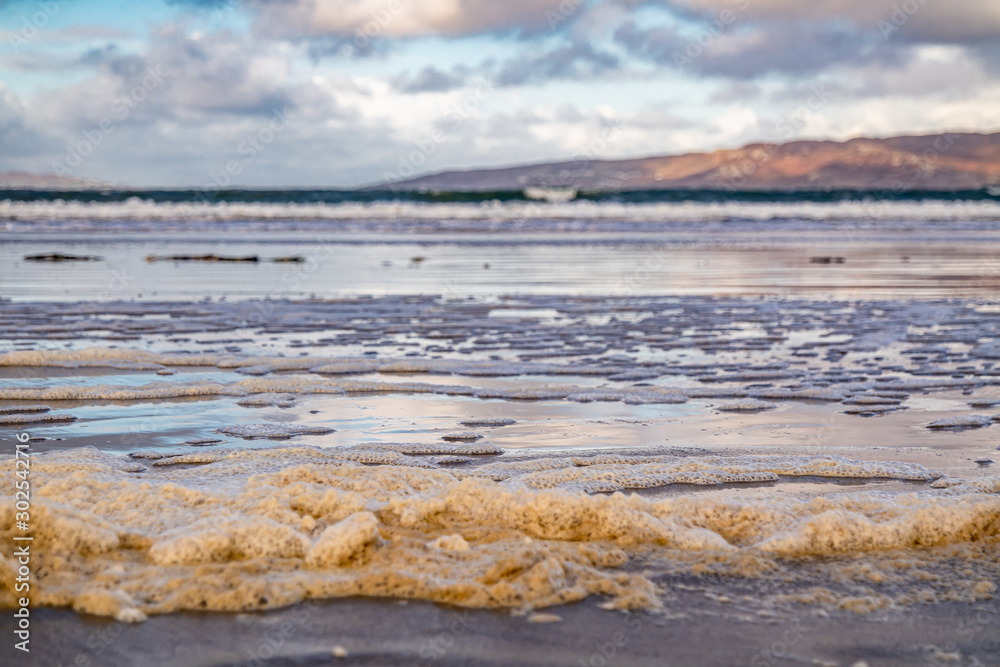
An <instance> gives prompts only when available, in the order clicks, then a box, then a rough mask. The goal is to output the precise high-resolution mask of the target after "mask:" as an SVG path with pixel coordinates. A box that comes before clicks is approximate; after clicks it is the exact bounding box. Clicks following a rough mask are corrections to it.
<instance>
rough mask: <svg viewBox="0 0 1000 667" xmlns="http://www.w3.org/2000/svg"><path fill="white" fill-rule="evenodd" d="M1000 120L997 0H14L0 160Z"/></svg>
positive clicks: (621, 142) (246, 174)
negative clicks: (144, 0)
mask: <svg viewBox="0 0 1000 667" xmlns="http://www.w3.org/2000/svg"><path fill="white" fill-rule="evenodd" d="M997 130H1000V0H501V1H497V0H423V1H417V0H271V1H265V0H151V1H148V2H139V1H136V0H132V1H130V2H126V1H124V0H27V1H25V0H0V171H29V172H35V173H42V174H59V175H64V176H73V177H79V178H89V179H98V180H103V181H108V182H111V183H116V184H122V185H131V186H140V187H155V186H168V187H183V186H191V187H205V186H211V185H218V186H253V187H266V186H275V187H288V186H301V187H307V186H317V187H350V186H356V185H363V184H377V183H385V182H391V181H396V180H400V179H403V178H406V177H409V176H413V175H417V174H422V173H430V172H436V171H442V170H448V169H456V168H474V167H482V166H499V165H508V164H523V163H530V162H539V161H553V160H570V159H591V160H593V159H616V158H625V157H642V156H649V155H664V154H676V153H686V152H694V151H710V150H715V149H719V148H734V147H738V146H740V145H743V144H746V143H750V142H757V141H763V142H781V141H788V140H793V139H799V138H808V139H835V140H842V139H847V138H850V137H855V136H892V135H898V134H928V133H935V132H940V131H981V132H989V131H997Z"/></svg>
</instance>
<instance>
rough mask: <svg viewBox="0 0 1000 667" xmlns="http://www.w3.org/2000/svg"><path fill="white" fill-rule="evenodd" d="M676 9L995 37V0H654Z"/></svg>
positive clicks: (918, 37) (917, 36)
mask: <svg viewBox="0 0 1000 667" xmlns="http://www.w3.org/2000/svg"><path fill="white" fill-rule="evenodd" d="M652 4H659V5H662V6H665V7H668V8H671V9H673V10H675V11H684V12H693V13H697V14H700V15H702V16H715V15H717V14H719V12H721V11H723V10H727V9H728V10H730V11H738V12H739V13H740V14H741V15H743V16H745V17H746V19H747V20H749V21H778V22H785V21H793V22H798V23H810V22H831V23H835V22H842V23H843V22H846V23H850V24H851V25H852V26H853V28H854V29H856V30H859V31H863V32H864V31H870V32H874V33H879V27H878V24H879V22H880V21H886V22H890V23H891V22H892V21H893V20H895V21H896V23H899V24H900V25H899V26H898V27H900V28H901V30H900V31H899V32H898V36H899V38H900V39H903V40H907V41H917V42H967V43H972V42H979V41H985V40H989V39H994V38H997V37H1000V1H998V0H948V1H947V2H940V1H939V0H813V1H812V2H803V1H802V0H657V1H656V2H654V3H652Z"/></svg>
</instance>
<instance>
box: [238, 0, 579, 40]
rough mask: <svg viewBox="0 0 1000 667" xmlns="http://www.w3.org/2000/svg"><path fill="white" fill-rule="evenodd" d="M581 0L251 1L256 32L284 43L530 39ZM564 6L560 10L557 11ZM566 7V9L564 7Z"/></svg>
mask: <svg viewBox="0 0 1000 667" xmlns="http://www.w3.org/2000/svg"><path fill="white" fill-rule="evenodd" d="M583 2H584V0H506V1H505V2H496V0H436V1H435V2H415V1H411V0H284V1H282V2H266V1H265V0H254V2H253V3H252V5H251V6H252V8H253V10H254V11H255V12H256V13H257V22H256V27H257V30H259V31H260V32H261V33H262V34H266V35H271V36H280V37H286V38H296V37H321V36H330V35H332V36H339V37H354V36H357V35H362V36H366V37H368V38H370V39H374V38H378V37H386V38H406V37H426V36H444V37H467V36H470V35H479V34H484V33H522V34H530V33H534V32H538V31H541V30H548V29H550V28H552V27H553V24H556V25H559V24H563V23H568V22H569V20H570V19H571V18H572V17H573V15H574V14H575V13H576V12H575V10H576V7H577V6H579V5H581V4H582V3H583ZM561 5H562V6H564V8H563V9H560V6H561ZM567 7H568V8H569V9H568V10H567V9H566V8H567Z"/></svg>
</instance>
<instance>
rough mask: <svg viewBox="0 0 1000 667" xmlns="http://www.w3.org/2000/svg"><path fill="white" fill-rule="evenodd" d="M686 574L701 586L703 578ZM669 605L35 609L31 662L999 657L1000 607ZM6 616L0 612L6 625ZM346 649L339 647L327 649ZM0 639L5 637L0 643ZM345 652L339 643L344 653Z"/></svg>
mask: <svg viewBox="0 0 1000 667" xmlns="http://www.w3.org/2000/svg"><path fill="white" fill-rule="evenodd" d="M686 584H687V585H690V586H691V588H695V589H697V587H698V581H697V580H694V581H688V582H686ZM674 595H675V599H674V601H673V602H672V605H671V606H672V609H671V610H670V612H669V613H667V614H659V615H657V614H648V613H644V612H633V613H623V612H614V613H609V612H607V611H604V610H602V609H599V608H598V607H597V605H596V603H594V602H583V603H579V604H574V605H569V606H564V607H560V608H558V609H553V610H550V611H551V613H554V614H556V615H557V616H558V617H559V618H560V619H561V620H560V621H557V622H546V623H536V622H530V621H529V617H527V616H512V615H510V614H509V613H505V612H495V611H482V610H468V609H460V608H457V607H448V606H445V605H435V604H430V603H425V602H407V603H400V602H396V601H384V600H371V599H344V600H336V601H331V602H325V603H315V604H312V603H307V604H303V605H297V606H294V607H290V608H288V609H283V610H279V611H272V612H268V613H257V614H220V613H210V614H208V613H200V614H199V613H180V614H171V615H168V616H159V617H153V618H151V619H149V620H148V621H146V622H145V623H142V624H138V625H122V624H120V623H117V622H116V621H111V620H108V619H105V618H99V617H89V616H79V615H77V614H75V613H73V612H68V611H62V610H55V609H41V610H38V611H37V614H36V617H35V619H36V621H37V627H38V630H37V635H36V637H35V638H34V639H33V641H32V653H31V662H30V664H32V665H38V666H39V667H55V666H56V665H79V666H81V667H87V666H91V665H106V666H108V667H118V666H121V667H129V666H133V665H135V666H144V665H162V666H164V667H174V666H176V667H181V666H191V667H221V666H222V665H240V666H246V667H251V666H257V665H299V666H303V667H304V666H311V665H315V666H319V665H341V664H342V665H372V666H376V665H385V666H395V665H399V666H404V665H406V666H409V665H420V666H428V667H429V666H431V665H441V666H449V667H452V666H454V667H458V666H460V665H464V666H470V667H472V666H476V667H500V666H503V667H515V666H519V665H551V666H553V667H556V666H558V667H581V666H583V667H611V666H613V665H635V666H637V667H646V666H648V667H653V666H656V667H661V666H664V665H668V666H678V667H680V666H683V665H704V666H706V667H716V666H717V667H733V666H736V665H748V666H750V667H770V666H774V667H778V666H782V665H802V664H805V665H829V666H831V667H832V666H834V665H837V666H841V667H851V666H852V665H858V664H866V665H869V666H870V667H911V666H914V665H926V666H927V667H931V666H944V665H964V666H968V665H996V664H1000V663H998V658H997V656H998V655H1000V607H998V605H997V603H996V601H992V602H984V603H978V604H960V603H950V604H935V605H926V606H921V607H917V608H914V609H909V610H906V611H905V612H897V613H892V614H885V615H882V616H878V617H871V616H868V615H858V614H853V613H849V612H835V613H833V614H831V615H829V616H827V617H821V616H817V615H816V614H815V610H814V609H810V608H808V607H797V608H796V607H792V608H789V609H787V610H784V611H781V612H779V613H777V614H775V615H774V616H772V617H760V616H755V614H754V612H753V611H748V612H743V611H741V610H740V608H739V607H740V606H741V605H740V604H739V602H738V601H737V602H736V603H720V602H717V601H713V600H711V599H709V598H706V597H705V595H704V594H703V593H701V592H700V591H698V590H689V591H676V592H675V594H674ZM10 625H11V623H10V619H9V618H8V616H7V615H4V617H3V618H2V620H0V632H3V634H4V635H8V634H9V628H10ZM338 647H339V648H341V649H343V651H338V653H340V654H341V655H342V656H343V657H337V656H335V654H334V650H335V649H336V648H338ZM8 648H9V647H8V646H6V645H5V646H4V649H5V650H6V649H8ZM345 653H346V655H344V654H345Z"/></svg>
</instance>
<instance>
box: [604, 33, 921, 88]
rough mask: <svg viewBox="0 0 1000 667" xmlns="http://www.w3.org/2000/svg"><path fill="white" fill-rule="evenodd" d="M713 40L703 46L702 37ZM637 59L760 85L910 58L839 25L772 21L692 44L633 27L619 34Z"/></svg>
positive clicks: (694, 38) (618, 38)
mask: <svg viewBox="0 0 1000 667" xmlns="http://www.w3.org/2000/svg"><path fill="white" fill-rule="evenodd" d="M702 34H704V35H707V36H706V37H704V38H703V39H701V40H700V41H699V39H698V37H699V35H702ZM615 41H616V42H617V43H618V44H619V45H620V46H621V47H623V48H624V49H626V50H627V51H628V52H630V53H632V54H633V55H635V56H637V57H639V58H642V59H644V60H648V61H650V62H653V63H656V64H660V65H671V66H674V67H678V68H679V69H681V70H683V71H686V72H688V73H693V74H701V75H708V76H722V77H730V78H733V79H754V78H757V77H760V76H763V75H765V74H769V73H772V72H773V73H781V74H789V75H792V76H803V75H809V74H814V73H816V72H819V71H823V70H825V69H828V68H829V67H831V66H836V65H842V64H860V63H865V62H873V61H877V62H884V63H899V62H902V61H903V59H904V56H903V55H902V54H901V52H900V49H899V48H896V47H892V46H890V45H889V44H887V43H885V42H883V41H882V40H880V39H878V38H876V37H873V36H872V35H865V34H859V33H857V32H854V31H851V30H849V29H846V28H844V27H842V26H839V25H836V24H826V23H808V24H798V23H790V22H787V21H772V22H768V23H761V24H756V25H751V26H737V25H734V26H732V27H730V28H728V29H727V30H722V31H719V32H717V33H715V34H711V33H709V32H704V33H695V34H694V35H693V36H692V37H690V38H688V37H685V36H683V35H682V34H681V33H680V32H679V31H678V30H677V29H676V28H675V27H672V26H670V27H667V26H659V27H652V28H642V27H639V26H637V25H636V24H635V22H633V21H628V22H626V23H625V24H623V25H622V26H621V27H619V28H618V30H617V31H616V32H615Z"/></svg>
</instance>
